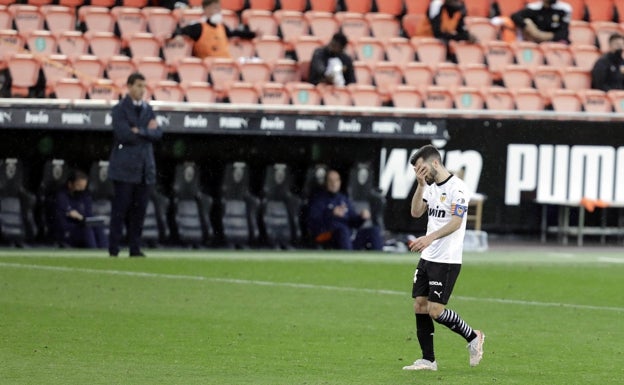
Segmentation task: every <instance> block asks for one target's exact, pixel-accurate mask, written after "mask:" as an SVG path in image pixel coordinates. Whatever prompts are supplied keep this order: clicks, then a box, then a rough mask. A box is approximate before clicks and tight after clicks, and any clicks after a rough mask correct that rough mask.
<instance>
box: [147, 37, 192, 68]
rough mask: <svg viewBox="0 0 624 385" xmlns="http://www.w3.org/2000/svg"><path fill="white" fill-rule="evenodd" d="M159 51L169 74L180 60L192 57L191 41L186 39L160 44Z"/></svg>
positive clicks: (171, 40)
mask: <svg viewBox="0 0 624 385" xmlns="http://www.w3.org/2000/svg"><path fill="white" fill-rule="evenodd" d="M161 49H162V54H163V57H164V58H165V64H167V65H168V66H169V71H170V72H174V70H175V65H176V64H177V63H178V62H179V61H180V60H182V59H185V58H187V57H191V56H192V52H193V41H192V40H191V39H189V38H186V37H184V38H177V39H169V40H166V41H165V42H163V43H162V45H161ZM155 56H158V55H155Z"/></svg>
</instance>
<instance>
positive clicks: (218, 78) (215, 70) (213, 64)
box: [208, 58, 240, 88]
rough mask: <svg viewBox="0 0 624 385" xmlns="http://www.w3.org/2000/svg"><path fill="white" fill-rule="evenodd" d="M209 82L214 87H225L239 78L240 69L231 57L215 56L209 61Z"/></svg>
mask: <svg viewBox="0 0 624 385" xmlns="http://www.w3.org/2000/svg"><path fill="white" fill-rule="evenodd" d="M208 72H209V73H210V82H211V83H212V85H213V86H214V87H216V88H227V86H228V85H229V84H231V83H234V82H237V81H239V80H240V69H239V67H238V64H236V62H235V61H234V60H232V59H225V58H215V59H212V60H211V61H210V65H209V70H208Z"/></svg>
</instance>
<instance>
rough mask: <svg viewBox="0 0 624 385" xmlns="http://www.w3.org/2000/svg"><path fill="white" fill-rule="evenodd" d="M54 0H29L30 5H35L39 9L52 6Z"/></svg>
mask: <svg viewBox="0 0 624 385" xmlns="http://www.w3.org/2000/svg"><path fill="white" fill-rule="evenodd" d="M52 1H53V0H28V1H27V3H28V4H29V5H35V6H37V7H40V6H44V5H49V4H52Z"/></svg>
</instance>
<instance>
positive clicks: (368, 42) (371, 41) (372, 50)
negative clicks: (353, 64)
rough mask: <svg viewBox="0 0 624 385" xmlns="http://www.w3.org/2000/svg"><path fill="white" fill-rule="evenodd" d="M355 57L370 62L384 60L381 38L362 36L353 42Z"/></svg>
mask: <svg viewBox="0 0 624 385" xmlns="http://www.w3.org/2000/svg"><path fill="white" fill-rule="evenodd" d="M355 52H356V54H355V59H356V60H359V61H363V62H366V63H370V64H375V63H377V62H380V61H383V60H384V55H385V47H384V45H383V42H382V41H381V39H378V38H375V37H363V38H360V39H359V40H357V41H356V42H355Z"/></svg>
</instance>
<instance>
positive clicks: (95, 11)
mask: <svg viewBox="0 0 624 385" xmlns="http://www.w3.org/2000/svg"><path fill="white" fill-rule="evenodd" d="M78 19H79V20H80V21H81V22H83V23H84V24H85V26H86V28H87V31H90V32H114V29H115V17H114V16H113V14H112V13H110V11H109V9H108V8H105V7H99V6H95V5H83V6H82V7H80V8H79V9H78Z"/></svg>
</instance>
